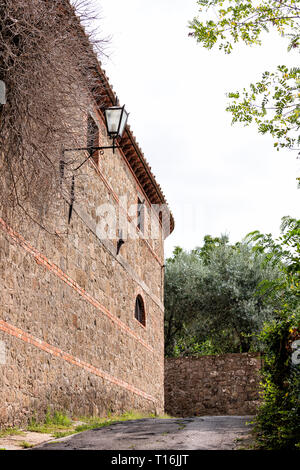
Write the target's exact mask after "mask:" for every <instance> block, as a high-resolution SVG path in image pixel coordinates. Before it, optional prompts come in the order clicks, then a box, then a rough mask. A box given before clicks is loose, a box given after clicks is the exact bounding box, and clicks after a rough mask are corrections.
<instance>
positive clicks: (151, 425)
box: [33, 416, 251, 450]
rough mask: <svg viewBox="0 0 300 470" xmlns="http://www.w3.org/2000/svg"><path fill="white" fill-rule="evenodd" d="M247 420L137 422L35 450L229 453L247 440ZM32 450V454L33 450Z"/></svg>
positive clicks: (99, 430)
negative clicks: (209, 451)
mask: <svg viewBox="0 0 300 470" xmlns="http://www.w3.org/2000/svg"><path fill="white" fill-rule="evenodd" d="M248 421H251V417H250V416H204V417H197V418H172V419H155V418H154V419H139V420H132V421H124V422H116V423H114V424H112V425H110V426H107V427H103V428H100V429H93V430H90V431H84V432H82V433H79V434H75V435H73V436H68V437H66V438H63V439H59V440H56V441H52V442H49V443H46V444H44V445H41V446H37V447H35V448H34V449H38V450H43V449H44V450H50V449H53V450H148V449H149V450H159V449H163V450H168V449H172V450H194V449H199V450H232V449H236V448H237V442H236V439H243V438H247V436H248V435H249V432H250V426H249V425H247V424H246V423H247V422H248ZM34 449H33V450H34Z"/></svg>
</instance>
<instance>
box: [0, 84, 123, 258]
mask: <svg viewBox="0 0 300 470" xmlns="http://www.w3.org/2000/svg"><path fill="white" fill-rule="evenodd" d="M0 93H1V90H0ZM104 116H105V125H106V130H107V134H108V136H109V137H110V138H111V139H113V144H112V145H107V146H103V147H95V146H90V147H79V148H68V149H65V148H63V149H62V158H61V160H60V175H61V178H63V176H64V168H65V165H66V163H65V158H64V155H65V152H76V151H80V150H85V151H87V152H88V153H89V156H88V157H87V158H86V159H85V160H84V161H83V162H82V163H80V165H79V166H78V167H77V168H73V171H77V170H79V168H81V167H82V165H84V164H85V162H87V161H88V160H89V159H90V158H91V157H92V156H93V154H94V152H95V151H96V150H105V149H113V152H114V151H115V148H121V147H118V146H116V144H115V141H116V139H118V138H122V135H123V133H124V130H125V126H126V124H127V119H128V116H129V113H127V111H126V110H125V106H119V105H118V99H117V98H116V105H115V106H111V107H109V108H106V109H105V110H104ZM74 201H75V176H74V175H73V177H72V186H71V199H70V210H69V223H70V221H71V217H72V210H73V203H74ZM122 241H123V240H122ZM119 249H120V248H119Z"/></svg>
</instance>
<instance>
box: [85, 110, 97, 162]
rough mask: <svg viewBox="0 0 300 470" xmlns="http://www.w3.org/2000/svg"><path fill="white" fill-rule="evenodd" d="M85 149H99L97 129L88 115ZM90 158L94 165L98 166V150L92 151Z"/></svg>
mask: <svg viewBox="0 0 300 470" xmlns="http://www.w3.org/2000/svg"><path fill="white" fill-rule="evenodd" d="M87 147H88V148H90V147H99V129H98V126H97V124H96V122H95V121H94V119H93V118H92V116H91V115H90V114H89V115H88V120H87ZM92 157H93V160H94V161H95V163H97V164H98V160H99V150H94V151H93V152H92Z"/></svg>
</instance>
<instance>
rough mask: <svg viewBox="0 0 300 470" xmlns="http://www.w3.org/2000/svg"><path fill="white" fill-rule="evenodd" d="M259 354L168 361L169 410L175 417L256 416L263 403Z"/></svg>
mask: <svg viewBox="0 0 300 470" xmlns="http://www.w3.org/2000/svg"><path fill="white" fill-rule="evenodd" d="M260 367H261V357H260V355H259V354H248V353H243V354H224V355H218V356H203V357H199V358H167V359H166V360H165V410H166V412H167V413H169V414H171V415H172V416H182V417H186V416H201V415H203V416H205V415H252V414H254V413H255V410H256V408H257V405H258V403H259V381H260V379H259V374H258V372H259V370H260Z"/></svg>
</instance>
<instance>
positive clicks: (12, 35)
mask: <svg viewBox="0 0 300 470" xmlns="http://www.w3.org/2000/svg"><path fill="white" fill-rule="evenodd" d="M88 6H89V2H88V1H86V0H84V1H77V2H75V4H74V2H73V5H71V4H70V2H69V1H68V0H29V1H28V0H0V80H3V81H4V82H5V84H6V88H7V102H6V104H5V105H4V106H2V107H1V105H0V173H1V177H0V206H1V209H2V211H5V212H6V211H7V210H8V209H14V208H16V207H22V208H23V211H24V213H27V215H29V216H30V217H31V218H34V219H35V220H39V223H41V224H42V222H41V221H42V217H41V216H42V214H43V213H45V211H47V207H48V206H49V203H50V202H51V200H53V197H54V196H55V194H56V192H57V189H58V187H59V161H60V158H61V149H62V146H64V147H68V146H69V147H70V146H79V145H81V146H82V144H83V141H82V138H83V137H82V136H83V134H84V133H83V126H84V119H85V116H86V106H87V102H88V97H89V93H90V92H91V91H92V90H93V91H95V87H96V80H97V77H96V74H95V60H96V53H95V47H97V49H98V52H100V53H101V52H102V51H103V46H104V45H105V44H104V43H105V41H96V40H94V39H93V37H91V35H87V34H86V33H84V30H83V28H82V27H81V26H80V22H79V19H78V18H79V17H80V19H81V21H84V22H89V21H90V20H92V19H93V13H91V10H90V9H89V8H88ZM93 50H94V52H93ZM98 90H99V88H98ZM100 93H101V90H100ZM84 143H85V142H84ZM81 157H82V155H81Z"/></svg>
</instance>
